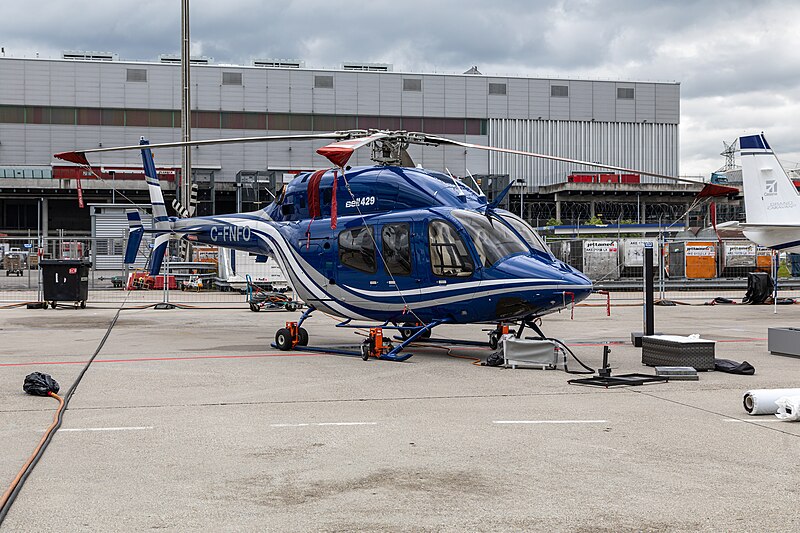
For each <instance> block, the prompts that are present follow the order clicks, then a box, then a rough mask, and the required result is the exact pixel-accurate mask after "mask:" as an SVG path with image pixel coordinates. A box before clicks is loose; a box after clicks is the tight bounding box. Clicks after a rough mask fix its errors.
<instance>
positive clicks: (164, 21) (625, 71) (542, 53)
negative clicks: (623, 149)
mask: <svg viewBox="0 0 800 533" xmlns="http://www.w3.org/2000/svg"><path fill="white" fill-rule="evenodd" d="M180 4H181V2H180V1H179V0H171V1H169V2H167V1H151V0H138V1H136V2H118V1H117V2H109V1H108V0H105V1H102V0H70V1H69V2H64V1H63V0H61V1H49V0H42V1H37V0H32V1H31V2H30V3H29V2H5V3H4V5H3V8H2V13H3V19H4V20H5V21H6V22H8V21H19V22H20V23H19V24H8V23H7V24H5V25H4V28H3V32H2V34H0V46H2V47H3V48H4V49H5V54H6V56H14V57H33V56H34V55H35V54H36V53H38V54H39V57H60V54H61V52H62V51H63V50H96V51H110V52H115V53H117V54H119V56H120V58H121V59H133V60H152V59H155V58H157V57H158V55H159V54H161V53H178V52H179V51H180ZM798 21H800V2H795V1H792V0H784V1H763V0H762V1H759V2H752V1H750V2H741V1H737V0H727V1H703V0H694V1H683V0H671V1H645V0H641V1H635V0H606V1H595V0H566V1H538V0H528V1H523V0H511V1H502V0H496V1H495V2H487V1H485V0H427V1H418V0H406V1H404V2H398V1H395V2H389V1H385V0H371V1H369V2H363V3H362V2H358V1H350V2H343V1H339V2H337V1H331V0H327V1H312V0H303V1H293V0H283V1H281V2H264V1H257V0H226V1H220V0H191V25H192V52H193V54H197V55H206V56H210V57H213V58H214V60H215V62H217V63H239V64H249V63H250V60H251V59H252V58H255V57H272V58H296V59H302V60H304V61H305V62H306V66H307V67H320V68H335V67H338V66H339V64H340V63H342V62H343V61H369V62H381V63H392V64H393V65H394V69H395V71H414V72H445V73H460V72H464V71H465V70H467V69H468V68H469V67H470V66H472V65H477V66H478V68H479V69H480V71H481V72H482V73H484V74H497V75H524V76H541V77H550V76H553V77H567V78H583V79H586V78H597V79H611V80H618V79H620V80H647V81H649V80H655V81H679V82H680V83H681V99H682V102H681V127H680V136H681V174H683V175H701V174H703V175H707V174H708V173H709V172H711V171H712V170H715V169H717V168H718V167H719V166H721V165H722V163H723V162H724V161H723V158H722V157H721V156H719V155H718V154H719V152H720V151H721V150H722V148H723V144H722V141H723V140H727V141H731V140H733V139H735V138H736V137H737V136H738V135H739V134H741V133H745V132H759V131H764V132H765V133H766V134H767V138H768V139H769V140H770V143H771V144H772V147H773V148H774V149H775V150H776V152H778V154H779V156H780V158H781V160H782V161H783V162H784V165H785V166H789V167H793V166H798V165H800V127H798V122H800V32H798V31H797V27H796V25H797V23H798Z"/></svg>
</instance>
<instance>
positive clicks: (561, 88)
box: [550, 85, 569, 98]
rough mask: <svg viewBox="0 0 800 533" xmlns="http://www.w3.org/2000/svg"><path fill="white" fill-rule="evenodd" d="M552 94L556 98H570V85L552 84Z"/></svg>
mask: <svg viewBox="0 0 800 533" xmlns="http://www.w3.org/2000/svg"><path fill="white" fill-rule="evenodd" d="M550 96H552V97H554V98H569V85H551V86H550Z"/></svg>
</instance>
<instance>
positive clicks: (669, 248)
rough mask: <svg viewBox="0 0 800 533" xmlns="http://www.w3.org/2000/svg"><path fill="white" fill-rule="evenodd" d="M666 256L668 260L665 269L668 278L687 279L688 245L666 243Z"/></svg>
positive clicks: (683, 243)
mask: <svg viewBox="0 0 800 533" xmlns="http://www.w3.org/2000/svg"><path fill="white" fill-rule="evenodd" d="M664 256H665V258H666V261H665V265H664V268H665V270H666V273H667V277H669V278H672V279H680V278H684V277H686V243H685V242H668V243H664Z"/></svg>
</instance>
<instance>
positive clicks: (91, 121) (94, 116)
mask: <svg viewBox="0 0 800 533" xmlns="http://www.w3.org/2000/svg"><path fill="white" fill-rule="evenodd" d="M101 123H102V113H101V112H100V110H99V109H94V108H78V125H79V126H99V125H100V124H101Z"/></svg>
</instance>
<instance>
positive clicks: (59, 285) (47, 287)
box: [39, 259, 92, 309]
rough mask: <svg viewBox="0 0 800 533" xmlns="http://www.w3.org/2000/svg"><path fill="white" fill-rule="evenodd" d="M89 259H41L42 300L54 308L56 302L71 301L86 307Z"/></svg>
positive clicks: (76, 305) (90, 264)
mask: <svg viewBox="0 0 800 533" xmlns="http://www.w3.org/2000/svg"><path fill="white" fill-rule="evenodd" d="M91 266H92V263H91V261H84V260H83V259H43V260H41V261H40V262H39V268H41V269H42V289H43V290H44V300H45V302H46V303H49V304H50V306H51V307H52V308H53V309H55V307H56V305H57V304H58V302H73V303H74V304H75V307H78V306H80V307H81V309H84V308H85V307H86V299H87V298H88V297H89V269H90V268H91Z"/></svg>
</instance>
